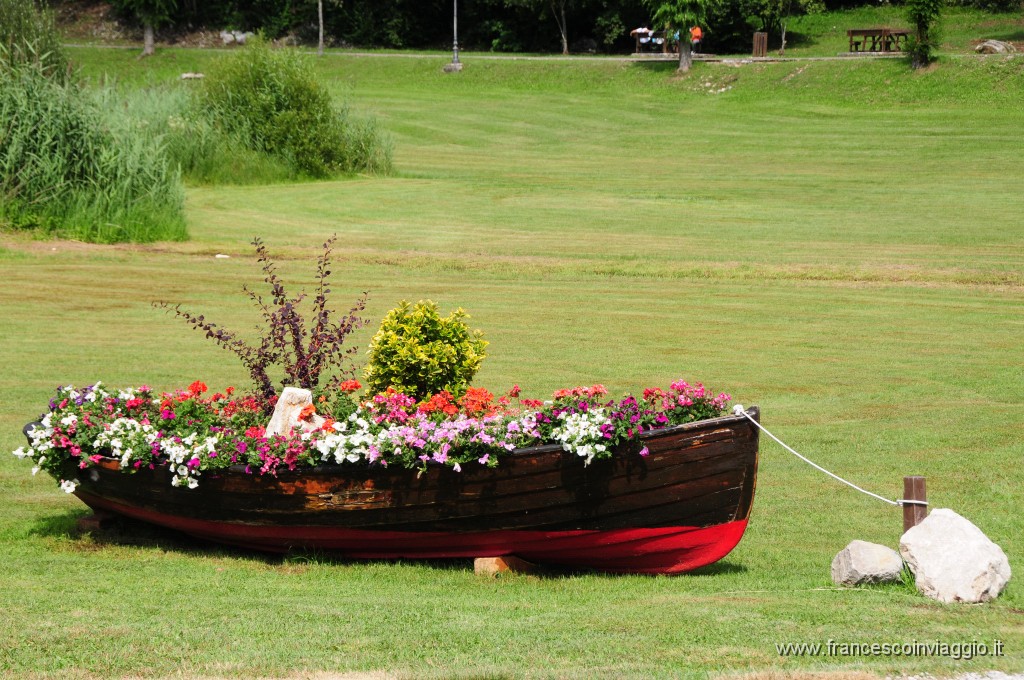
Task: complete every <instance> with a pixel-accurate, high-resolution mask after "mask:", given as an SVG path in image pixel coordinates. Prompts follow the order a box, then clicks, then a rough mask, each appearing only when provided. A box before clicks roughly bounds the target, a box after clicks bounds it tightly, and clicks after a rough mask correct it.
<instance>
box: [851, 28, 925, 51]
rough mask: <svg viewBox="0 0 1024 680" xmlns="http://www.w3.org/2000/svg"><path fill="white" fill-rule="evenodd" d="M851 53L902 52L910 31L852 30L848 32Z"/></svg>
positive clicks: (894, 29)
mask: <svg viewBox="0 0 1024 680" xmlns="http://www.w3.org/2000/svg"><path fill="white" fill-rule="evenodd" d="M846 36H847V37H848V38H849V39H850V51H851V52H902V51H903V50H904V48H906V46H907V39H908V38H909V37H910V31H907V30H904V29H901V28H851V29H850V30H848V31H847V32H846Z"/></svg>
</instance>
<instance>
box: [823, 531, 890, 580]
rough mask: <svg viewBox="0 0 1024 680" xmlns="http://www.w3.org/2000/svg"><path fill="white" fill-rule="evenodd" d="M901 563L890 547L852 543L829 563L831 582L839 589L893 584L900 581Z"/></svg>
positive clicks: (864, 542)
mask: <svg viewBox="0 0 1024 680" xmlns="http://www.w3.org/2000/svg"><path fill="white" fill-rule="evenodd" d="M901 571H903V560H902V559H901V558H900V556H899V553H897V552H896V551H895V550H893V549H892V548H887V547H886V546H884V545H878V544H877V543H868V542H867V541H851V542H850V545H848V546H846V547H845V548H843V549H842V550H840V551H839V553H838V554H837V555H836V556H835V558H834V559H833V560H832V581H833V582H834V583H835V584H836V585H840V586H857V585H862V584H864V583H892V582H894V581H898V580H899V579H900V572H901Z"/></svg>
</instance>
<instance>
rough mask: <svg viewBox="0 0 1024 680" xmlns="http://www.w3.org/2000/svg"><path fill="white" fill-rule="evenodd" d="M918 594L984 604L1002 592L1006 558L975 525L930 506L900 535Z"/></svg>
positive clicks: (1006, 575) (1007, 565)
mask: <svg viewBox="0 0 1024 680" xmlns="http://www.w3.org/2000/svg"><path fill="white" fill-rule="evenodd" d="M900 554H901V555H903V559H904V560H906V561H907V565H908V566H909V567H910V570H911V571H913V572H914V578H915V581H916V583H917V589H918V590H919V591H921V594H923V595H925V596H926V597H930V598H932V599H934V600H939V601H941V602H985V601H987V600H992V599H995V598H996V597H998V596H999V594H1000V593H1001V592H1003V588H1005V587H1006V584H1007V582H1009V580H1010V562H1009V560H1007V559H1006V553H1004V552H1003V550H1002V548H1000V547H999V546H998V545H996V544H995V543H993V542H992V541H991V540H989V538H988V537H987V536H986V535H985V534H984V533H982V531H981V529H979V528H978V527H976V526H974V525H973V524H971V522H969V521H968V520H966V519H964V518H963V517H961V516H960V515H958V514H956V513H955V512H953V511H952V510H947V509H938V510H933V511H932V512H931V514H930V515H928V517H926V518H925V520H924V521H923V522H921V523H920V524H918V525H917V526H916V527H913V528H912V529H910V530H909V531H907V533H905V534H903V537H902V538H901V539H900Z"/></svg>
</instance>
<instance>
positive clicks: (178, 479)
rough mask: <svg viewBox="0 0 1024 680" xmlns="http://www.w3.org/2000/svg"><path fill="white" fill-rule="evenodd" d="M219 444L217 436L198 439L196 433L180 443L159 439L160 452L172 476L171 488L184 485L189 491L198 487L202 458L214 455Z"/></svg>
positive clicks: (173, 440)
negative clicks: (164, 455)
mask: <svg viewBox="0 0 1024 680" xmlns="http://www.w3.org/2000/svg"><path fill="white" fill-rule="evenodd" d="M219 443H220V437H219V436H217V435H213V436H210V437H205V438H203V439H200V438H199V434H198V433H196V432H193V433H192V434H190V435H188V436H187V437H185V438H184V439H181V440H180V441H175V439H161V440H160V450H161V451H163V452H164V453H165V454H167V458H168V461H169V462H170V470H171V473H172V474H173V475H174V477H172V478H171V486H181V485H182V484H184V485H186V486H188V488H190V489H194V488H196V487H197V486H199V466H200V464H201V463H202V459H203V456H211V455H216V453H217V444H219Z"/></svg>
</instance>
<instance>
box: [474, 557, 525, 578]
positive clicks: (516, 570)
mask: <svg viewBox="0 0 1024 680" xmlns="http://www.w3.org/2000/svg"><path fill="white" fill-rule="evenodd" d="M473 571H475V572H476V574H477V575H478V576H497V575H498V574H503V573H505V572H512V573H513V574H532V573H533V572H535V571H537V567H536V565H534V564H532V563H530V562H527V561H526V560H522V559H519V558H518V557H516V556H514V555H505V556H504V557H478V558H476V559H475V560H474V561H473Z"/></svg>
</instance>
